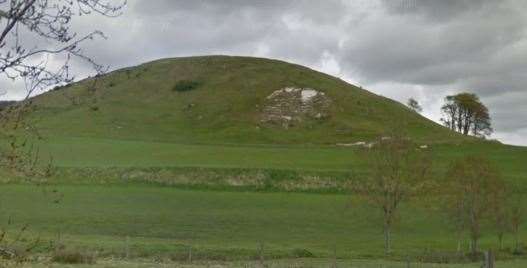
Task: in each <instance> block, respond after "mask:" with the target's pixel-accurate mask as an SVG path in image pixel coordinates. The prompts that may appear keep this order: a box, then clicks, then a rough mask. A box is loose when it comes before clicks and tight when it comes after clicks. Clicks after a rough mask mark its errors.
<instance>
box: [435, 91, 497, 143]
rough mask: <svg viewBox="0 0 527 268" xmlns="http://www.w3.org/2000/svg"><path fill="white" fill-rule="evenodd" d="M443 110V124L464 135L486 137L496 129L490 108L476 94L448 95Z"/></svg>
mask: <svg viewBox="0 0 527 268" xmlns="http://www.w3.org/2000/svg"><path fill="white" fill-rule="evenodd" d="M441 112H442V113H443V118H442V119H441V121H442V122H443V124H444V125H445V126H446V127H448V128H450V129H451V130H454V131H457V132H459V133H462V134H464V135H470V134H472V135H474V136H477V137H486V136H489V135H490V134H492V132H493V131H494V130H493V129H492V124H491V118H490V114H489V109H488V108H487V107H486V106H485V105H484V104H483V103H482V102H481V101H480V99H479V97H478V96H477V95H476V94H472V93H459V94H457V95H452V96H447V97H446V98H445V104H444V105H443V106H442V107H441Z"/></svg>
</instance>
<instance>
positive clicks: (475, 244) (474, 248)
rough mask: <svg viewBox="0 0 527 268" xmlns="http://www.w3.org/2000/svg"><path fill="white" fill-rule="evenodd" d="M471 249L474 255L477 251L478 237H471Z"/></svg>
mask: <svg viewBox="0 0 527 268" xmlns="http://www.w3.org/2000/svg"><path fill="white" fill-rule="evenodd" d="M471 251H472V254H474V256H475V255H476V254H477V253H478V239H477V238H475V237H472V244H471Z"/></svg>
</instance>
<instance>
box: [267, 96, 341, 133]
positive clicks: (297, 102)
mask: <svg viewBox="0 0 527 268" xmlns="http://www.w3.org/2000/svg"><path fill="white" fill-rule="evenodd" d="M330 106H331V100H330V99H329V98H328V97H327V96H326V94H325V93H324V92H322V91H318V90H316V89H311V88H294V87H287V88H284V89H280V90H277V91H275V92H273V93H272V94H271V95H269V96H267V98H266V99H265V102H264V105H263V109H262V112H261V120H260V121H261V122H262V123H266V124H272V125H278V126H281V127H284V128H289V127H292V126H295V125H298V124H301V123H302V122H305V121H307V120H324V119H326V118H328V117H329V108H330Z"/></svg>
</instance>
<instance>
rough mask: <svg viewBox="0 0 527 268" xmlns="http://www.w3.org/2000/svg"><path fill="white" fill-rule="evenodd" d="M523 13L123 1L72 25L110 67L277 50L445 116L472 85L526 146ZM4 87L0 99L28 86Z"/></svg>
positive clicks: (366, 1) (377, 2)
mask: <svg viewBox="0 0 527 268" xmlns="http://www.w3.org/2000/svg"><path fill="white" fill-rule="evenodd" d="M110 1H112V0H110ZM114 1H117V0H114ZM526 14H527V1H523V0H501V1H495V0H442V1H438V0H324V1H319V0H288V1H284V0H223V1H218V0H191V1H189V0H150V1H147V0H128V5H127V7H126V9H125V10H124V13H123V15H122V16H120V17H118V18H105V17H101V16H96V15H90V16H83V17H78V18H75V19H74V21H73V29H74V30H76V31H78V32H79V33H80V34H82V33H87V32H89V31H91V30H95V29H97V30H101V31H103V32H104V33H105V34H106V36H107V38H106V39H96V40H93V41H91V42H89V43H86V44H84V47H85V48H84V51H85V53H86V54H88V55H89V56H92V57H93V58H94V59H95V60H96V61H97V62H99V63H102V64H104V65H107V66H110V68H112V69H116V68H121V67H127V66H131V65H137V64H140V63H143V62H147V61H151V60H155V59H159V58H166V57H180V56H194V55H210V54H215V55H218V54H221V55H243V56H257V57H267V58H274V59H281V60H285V61H288V62H293V63H297V64H302V65H306V66H308V67H311V68H313V69H316V70H319V71H322V72H326V73H328V74H331V75H334V76H338V77H340V78H342V79H344V80H346V81H348V82H350V83H353V84H355V85H358V86H362V87H363V88H365V89H368V90H370V91H372V92H375V93H377V94H380V95H383V96H386V97H390V98H392V99H395V100H398V101H400V102H403V103H404V102H406V100H407V99H408V98H410V97H413V98H415V99H416V100H418V101H419V102H420V103H421V104H422V106H423V108H424V111H423V115H424V116H426V117H428V118H430V119H432V120H435V121H438V122H439V119H440V117H441V113H440V107H441V105H442V103H443V99H444V97H445V96H447V95H451V94H455V93H458V92H464V91H466V92H473V93H476V94H478V95H479V96H480V98H481V100H482V101H483V102H484V103H485V104H486V105H487V106H488V107H489V109H490V112H491V116H492V119H493V126H494V129H495V134H494V135H493V136H492V138H495V139H499V140H500V141H502V142H505V143H509V144H518V145H527V119H526V118H525V117H527V105H526V104H527V89H525V88H524V86H525V85H527V15H526ZM74 67H76V68H75V69H74V70H75V71H76V73H77V74H78V75H79V77H83V76H86V75H88V74H89V72H90V70H89V69H88V68H87V66H84V65H82V64H77V65H76V66H74ZM5 83H6V81H0V85H5ZM7 88H9V90H7V92H5V94H3V95H2V96H0V98H3V99H13V98H18V97H20V96H22V94H21V93H20V90H17V86H14V87H13V86H8V87H7Z"/></svg>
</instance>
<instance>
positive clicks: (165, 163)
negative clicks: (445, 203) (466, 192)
mask: <svg viewBox="0 0 527 268" xmlns="http://www.w3.org/2000/svg"><path fill="white" fill-rule="evenodd" d="M33 100H34V104H35V110H34V111H32V112H31V113H30V114H29V118H28V119H29V120H31V121H33V122H34V123H35V125H36V126H37V127H38V129H39V131H40V133H41V134H42V136H43V137H44V138H43V139H42V140H38V141H37V143H38V144H37V145H38V146H37V148H38V150H39V153H40V156H42V159H41V160H44V161H42V162H43V163H47V161H45V160H47V159H46V157H48V156H49V157H51V158H52V160H53V162H52V164H53V166H54V167H56V169H54V170H53V171H55V172H54V173H52V175H51V176H50V177H46V178H35V179H34V178H27V177H25V176H16V175H12V174H11V173H9V172H4V171H3V170H0V182H1V183H0V208H1V210H0V212H1V213H0V227H2V226H3V225H2V224H1V222H10V223H11V224H10V225H8V226H7V227H6V228H7V229H8V230H10V231H14V232H15V233H16V231H17V230H19V229H20V228H21V226H24V225H25V224H29V231H28V233H29V234H30V235H34V236H37V237H39V238H41V239H42V241H45V242H46V243H47V242H48V241H50V240H51V241H54V240H56V239H57V237H59V239H60V241H59V242H62V243H64V244H65V245H66V246H67V247H69V248H75V249H77V250H80V251H87V252H98V254H100V255H99V256H100V257H101V259H104V258H107V260H103V261H101V263H106V262H108V261H114V260H119V261H121V260H123V261H128V258H127V257H130V259H132V260H135V259H141V258H146V259H148V260H152V259H153V260H155V261H156V262H157V261H158V260H165V261H166V260H169V261H174V262H177V263H181V262H183V263H184V262H186V261H187V260H188V255H189V249H192V252H193V254H194V255H193V260H197V261H209V260H214V261H225V262H227V264H226V266H225V267H236V265H234V264H233V263H232V262H231V261H241V262H249V263H251V262H254V261H255V260H259V259H260V257H259V256H260V255H259V254H263V255H265V256H264V257H265V259H266V260H269V261H271V260H273V259H281V260H280V261H282V262H284V266H285V267H292V265H288V264H290V262H291V264H292V263H295V265H296V263H297V262H301V263H303V264H299V265H296V266H294V267H328V266H329V265H326V264H327V263H328V261H333V258H334V257H337V258H338V259H339V262H342V265H341V266H342V267H381V266H382V267H392V265H395V266H393V267H407V266H406V263H402V262H400V261H402V260H404V261H405V260H407V258H410V259H411V260H412V261H415V262H425V263H429V262H443V261H450V260H451V259H448V258H451V257H454V258H453V259H452V261H454V262H458V261H459V259H456V256H458V255H457V254H454V253H455V251H456V248H457V245H458V240H457V238H458V237H457V236H456V234H455V233H454V231H453V229H452V226H451V224H450V223H449V222H448V220H447V219H446V218H445V214H444V211H443V209H442V206H441V204H442V201H441V199H442V198H441V196H435V195H431V196H427V197H429V198H425V199H427V200H426V201H423V202H421V201H420V202H413V203H410V202H405V203H403V204H402V206H401V217H400V219H399V220H398V221H397V223H396V226H395V228H394V230H393V231H394V234H393V240H394V241H393V244H394V245H393V247H394V253H393V255H392V256H390V257H386V256H384V254H383V245H382V241H383V240H382V232H381V230H382V229H381V225H382V224H381V221H380V220H381V218H382V215H381V213H380V211H379V209H376V208H373V207H371V206H370V205H368V204H367V203H366V202H364V200H361V199H360V198H359V197H357V196H353V195H352V193H350V190H349V185H350V184H349V183H350V182H352V181H353V180H354V179H357V178H365V176H364V173H367V172H369V169H368V168H367V167H368V163H366V162H365V159H364V157H361V156H364V155H363V154H361V153H359V151H360V149H361V147H362V146H350V144H351V143H356V142H364V143H368V142H371V141H373V140H374V139H376V138H379V137H380V136H385V135H389V134H388V133H390V131H391V130H393V129H397V130H400V131H402V132H405V133H406V135H407V136H408V137H410V138H412V139H413V140H414V141H416V143H417V144H420V145H427V148H428V149H427V150H429V152H430V153H431V156H432V160H433V169H434V170H433V173H432V174H433V175H434V176H436V178H437V179H439V180H441V179H442V178H444V176H445V170H446V167H447V165H449V163H450V162H452V161H453V160H456V159H458V158H461V157H464V156H466V155H483V156H487V157H489V158H490V159H491V160H492V161H493V162H495V163H496V165H497V166H498V167H499V168H500V170H501V171H502V173H503V175H504V177H505V179H506V180H507V182H511V183H514V184H511V185H512V186H514V187H515V190H517V191H518V192H520V193H525V190H527V188H526V187H525V186H524V185H525V183H524V182H525V180H526V179H527V177H526V174H527V166H526V165H525V163H524V162H525V159H527V150H526V149H525V148H524V147H517V146H509V145H503V144H501V143H498V142H492V141H483V140H479V139H475V138H467V137H465V136H462V135H459V134H457V133H454V132H451V131H450V130H448V129H446V128H444V127H442V126H440V125H438V124H436V123H434V122H432V121H430V120H428V119H426V118H424V117H422V116H420V115H419V114H417V113H415V112H412V111H410V110H409V109H407V108H406V107H405V106H404V105H402V104H400V103H398V102H395V101H393V100H390V99H387V98H384V97H382V96H378V95H375V94H373V93H370V92H368V91H366V90H364V89H361V88H358V87H355V86H353V85H350V84H347V83H346V82H344V81H342V80H339V79H337V78H335V77H331V76H329V75H326V74H323V73H319V72H316V71H313V70H310V69H308V68H305V67H302V66H298V65H293V64H289V63H285V62H281V61H275V60H268V59H258V58H244V57H226V56H211V57H192V58H176V59H165V60H159V61H155V62H151V63H146V64H143V65H140V66H137V67H132V68H127V69H123V70H118V71H114V72H112V73H110V74H108V75H106V76H104V77H101V79H96V80H94V79H86V80H84V81H81V82H79V83H75V84H72V85H68V86H64V87H59V88H56V89H54V90H52V91H50V92H48V93H45V94H42V95H40V96H37V97H35V98H34V99H33ZM31 141H33V140H31ZM5 143H6V142H5V141H4V142H1V143H0V146H5ZM361 144H362V143H361ZM35 182H36V183H35ZM428 199H430V200H428ZM520 236H521V237H520V240H521V241H527V223H524V224H523V225H522V227H521V235H520ZM504 241H505V242H504V243H505V246H506V249H505V250H504V251H502V252H499V254H498V255H499V256H498V257H499V259H500V260H502V261H504V262H503V267H523V266H525V259H520V260H518V262H517V263H516V262H512V261H511V260H510V259H513V258H516V257H518V256H516V255H514V254H512V252H511V250H510V249H511V247H512V243H513V242H514V239H513V237H512V235H510V234H507V235H506V236H505V240H504ZM260 245H265V250H264V252H263V253H262V252H261V251H260V249H259V248H260ZM462 246H463V248H468V242H466V241H463V245H462ZM481 246H482V249H488V248H495V247H496V236H495V233H494V231H493V227H492V223H490V222H485V223H484V226H482V239H481ZM47 249H48V248H47V247H46V246H42V247H39V248H38V249H37V250H38V251H39V252H40V253H42V252H44V254H48V253H49V252H48V251H46V250H47ZM128 253H129V254H128ZM443 254H444V255H443ZM128 255H130V256H128ZM125 256H127V257H125ZM449 256H450V257H449ZM443 257H445V258H447V259H445V260H443V259H442V258H443ZM379 259H381V261H379ZM318 261H320V264H319V265H315V263H317V262H318ZM392 261H395V262H392ZM169 263H170V262H169ZM351 263H353V265H355V266H353V265H351ZM357 263H358V264H357ZM505 263H507V265H505ZM379 264H380V265H379ZM384 264H386V266H383V265H384ZM436 264H437V263H435V264H430V265H428V264H422V263H419V267H465V266H464V265H461V264H459V265H458V264H454V265H452V266H450V265H448V266H446V265H445V266H437V265H436ZM286 265H287V266H286ZM416 265H417V264H416ZM471 265H472V266H471V267H478V264H475V263H474V264H471ZM169 266H170V264H169ZM341 266H339V267H341ZM111 267H114V266H111ZM115 267H120V266H115ZM123 267H129V266H128V265H126V264H125V265H124V266H123ZM145 267H151V266H149V265H146V266H145ZM176 267H179V266H177V265H176ZM188 267H190V266H188ZM207 267H209V266H207ZM240 267H251V266H246V265H245V264H243V265H242V264H240ZM273 267H274V266H273ZM276 267H281V266H276ZM412 267H413V266H412ZM416 267H417V266H416ZM500 267H501V266H500Z"/></svg>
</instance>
